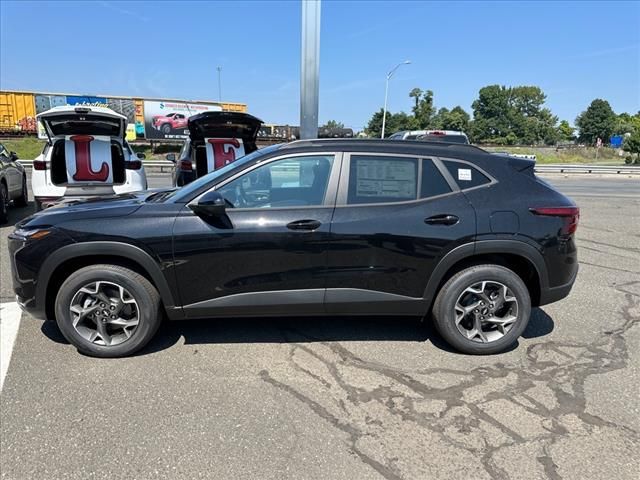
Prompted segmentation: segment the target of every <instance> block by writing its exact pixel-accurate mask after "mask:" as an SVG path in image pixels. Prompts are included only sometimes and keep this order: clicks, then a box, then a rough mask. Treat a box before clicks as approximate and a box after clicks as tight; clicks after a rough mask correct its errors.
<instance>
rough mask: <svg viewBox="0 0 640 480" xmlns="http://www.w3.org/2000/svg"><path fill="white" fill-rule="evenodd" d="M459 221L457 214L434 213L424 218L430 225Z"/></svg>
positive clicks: (449, 223)
mask: <svg viewBox="0 0 640 480" xmlns="http://www.w3.org/2000/svg"><path fill="white" fill-rule="evenodd" d="M459 221H460V219H459V218H458V217H456V216H455V215H434V216H433V217H428V218H425V219H424V223H427V224H429V225H455V224H456V223H458V222H459Z"/></svg>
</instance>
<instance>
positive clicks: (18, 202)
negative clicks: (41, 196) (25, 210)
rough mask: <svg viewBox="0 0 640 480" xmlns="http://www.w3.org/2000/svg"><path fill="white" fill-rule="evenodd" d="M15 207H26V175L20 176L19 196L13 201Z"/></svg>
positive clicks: (27, 197)
mask: <svg viewBox="0 0 640 480" xmlns="http://www.w3.org/2000/svg"><path fill="white" fill-rule="evenodd" d="M13 203H14V205H15V206H16V207H26V206H27V204H28V203H29V193H28V192H27V177H24V176H23V177H22V191H21V192H20V196H19V197H18V198H16V199H15V200H14V201H13Z"/></svg>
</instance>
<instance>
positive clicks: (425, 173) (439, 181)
mask: <svg viewBox="0 0 640 480" xmlns="http://www.w3.org/2000/svg"><path fill="white" fill-rule="evenodd" d="M449 192H451V188H450V187H449V184H448V183H447V181H446V180H445V179H444V177H443V176H442V174H441V173H440V170H438V167H436V165H435V164H434V163H433V162H432V161H431V160H423V161H422V186H421V188H420V198H428V197H435V196H436V195H443V194H445V193H449Z"/></svg>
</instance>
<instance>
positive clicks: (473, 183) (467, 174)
mask: <svg viewBox="0 0 640 480" xmlns="http://www.w3.org/2000/svg"><path fill="white" fill-rule="evenodd" d="M443 163H444V165H445V166H446V167H447V170H449V173H450V174H451V176H452V177H453V179H454V180H455V181H456V182H457V184H458V186H459V187H460V189H462V190H464V189H465V188H472V187H477V186H478V185H484V184H486V183H490V182H491V180H490V179H489V178H487V176H486V175H484V174H483V173H481V172H480V170H478V169H477V168H474V167H473V166H472V165H469V164H468V163H462V162H454V161H451V160H445V161H444V162H443Z"/></svg>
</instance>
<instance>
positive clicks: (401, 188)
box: [347, 155, 418, 205]
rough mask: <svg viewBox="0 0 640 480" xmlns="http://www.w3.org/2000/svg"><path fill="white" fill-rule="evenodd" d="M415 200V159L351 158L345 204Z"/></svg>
mask: <svg viewBox="0 0 640 480" xmlns="http://www.w3.org/2000/svg"><path fill="white" fill-rule="evenodd" d="M417 198H418V159H417V158H409V157H393V156H374V155H371V156H369V155H352V156H351V161H350V166H349V187H348V194H347V204H349V205H358V204H366V203H388V202H406V201H411V200H416V199H417Z"/></svg>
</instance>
